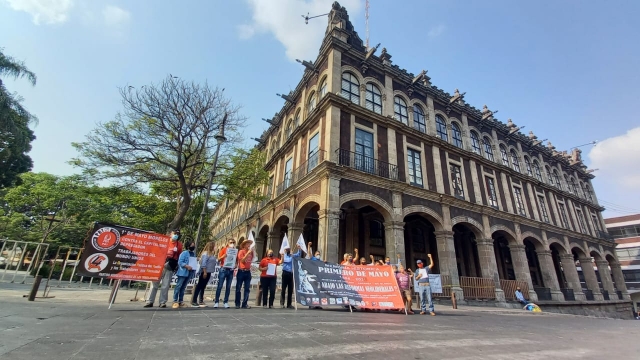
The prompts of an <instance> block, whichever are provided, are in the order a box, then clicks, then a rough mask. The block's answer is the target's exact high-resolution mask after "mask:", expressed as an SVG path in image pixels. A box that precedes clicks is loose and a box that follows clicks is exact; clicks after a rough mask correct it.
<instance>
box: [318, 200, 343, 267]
mask: <svg viewBox="0 0 640 360" xmlns="http://www.w3.org/2000/svg"><path fill="white" fill-rule="evenodd" d="M318 223H319V224H318V228H319V231H318V243H319V247H320V253H321V254H322V258H323V259H326V261H328V262H333V263H339V262H340V261H339V260H340V257H339V254H338V242H339V241H340V236H339V235H340V231H339V230H340V210H338V209H330V210H327V209H322V210H320V211H318Z"/></svg>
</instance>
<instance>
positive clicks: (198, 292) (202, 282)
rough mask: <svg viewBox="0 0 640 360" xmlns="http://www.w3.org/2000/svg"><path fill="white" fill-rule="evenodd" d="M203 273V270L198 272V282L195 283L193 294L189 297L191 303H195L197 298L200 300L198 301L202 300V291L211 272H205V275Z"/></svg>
mask: <svg viewBox="0 0 640 360" xmlns="http://www.w3.org/2000/svg"><path fill="white" fill-rule="evenodd" d="M203 274H204V272H201V273H200V276H199V277H198V284H197V285H196V288H195V289H194V290H193V296H192V297H191V303H192V304H197V303H198V301H197V300H200V302H204V291H205V289H206V288H207V284H208V283H209V279H210V278H211V273H210V272H207V275H206V276H204V275H203Z"/></svg>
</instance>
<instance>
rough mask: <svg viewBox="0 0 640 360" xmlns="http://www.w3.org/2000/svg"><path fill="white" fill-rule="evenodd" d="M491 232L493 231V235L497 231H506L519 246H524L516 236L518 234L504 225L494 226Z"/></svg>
mask: <svg viewBox="0 0 640 360" xmlns="http://www.w3.org/2000/svg"><path fill="white" fill-rule="evenodd" d="M489 230H490V231H491V234H493V233H494V232H496V231H504V232H505V233H507V234H509V235H510V236H511V237H512V238H513V239H514V241H516V242H517V243H518V245H522V240H520V239H518V237H517V236H516V233H515V232H513V230H511V229H509V228H508V227H506V226H504V225H500V224H496V225H493V226H492V227H491V228H490V229H489Z"/></svg>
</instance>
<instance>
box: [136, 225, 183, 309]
mask: <svg viewBox="0 0 640 360" xmlns="http://www.w3.org/2000/svg"><path fill="white" fill-rule="evenodd" d="M170 238H171V241H170V242H169V247H168V248H167V259H166V262H165V263H164V268H163V269H162V276H161V277H160V280H158V281H154V282H152V283H151V291H149V297H148V298H147V302H146V304H144V307H146V308H150V307H153V303H154V302H155V301H156V294H157V293H158V288H160V307H161V308H166V307H167V300H169V287H170V285H171V277H172V276H173V272H174V271H176V270H177V269H178V258H179V257H180V254H181V253H182V244H181V243H180V242H179V241H178V240H180V230H179V229H175V230H173V231H171V234H170Z"/></svg>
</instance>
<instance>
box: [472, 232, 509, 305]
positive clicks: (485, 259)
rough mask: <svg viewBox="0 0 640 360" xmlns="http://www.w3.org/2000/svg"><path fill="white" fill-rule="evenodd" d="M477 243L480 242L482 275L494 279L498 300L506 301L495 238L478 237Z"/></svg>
mask: <svg viewBox="0 0 640 360" xmlns="http://www.w3.org/2000/svg"><path fill="white" fill-rule="evenodd" d="M476 243H477V244H478V258H479V260H480V272H481V273H482V277H483V278H487V279H493V282H494V284H495V285H496V301H505V298H504V291H503V290H502V288H501V286H500V275H498V265H496V256H495V250H494V248H493V239H477V240H476Z"/></svg>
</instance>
